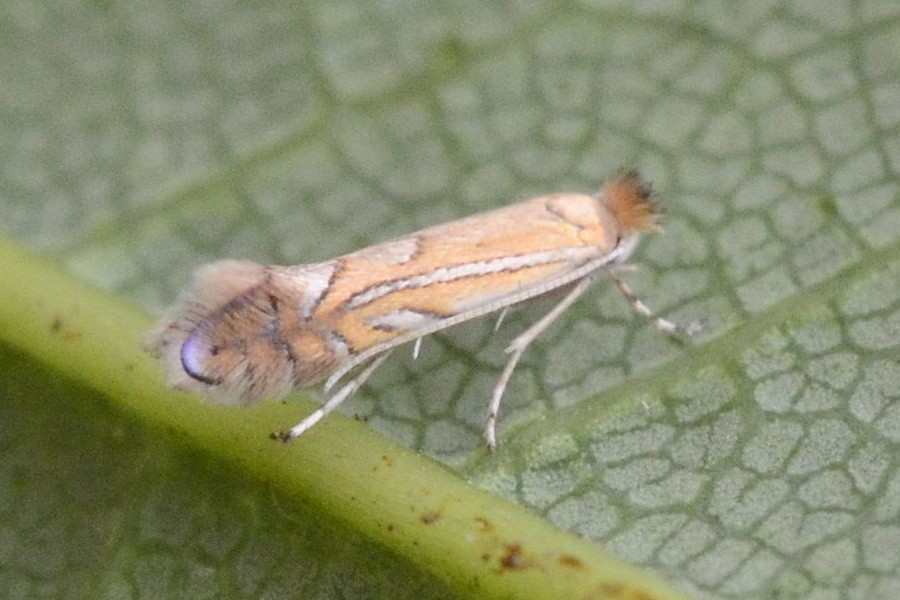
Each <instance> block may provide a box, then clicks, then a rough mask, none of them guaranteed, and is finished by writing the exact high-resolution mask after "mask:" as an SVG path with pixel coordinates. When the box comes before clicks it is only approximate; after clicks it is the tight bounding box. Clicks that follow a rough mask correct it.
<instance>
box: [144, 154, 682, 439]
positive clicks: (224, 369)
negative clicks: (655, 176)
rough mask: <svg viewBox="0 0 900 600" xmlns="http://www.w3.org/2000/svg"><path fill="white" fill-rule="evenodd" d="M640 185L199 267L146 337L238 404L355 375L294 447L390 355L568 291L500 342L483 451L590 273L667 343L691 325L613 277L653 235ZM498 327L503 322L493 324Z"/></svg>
mask: <svg viewBox="0 0 900 600" xmlns="http://www.w3.org/2000/svg"><path fill="white" fill-rule="evenodd" d="M650 193H651V190H650V186H649V185H647V184H646V183H645V182H644V181H643V180H642V179H641V178H640V176H639V175H638V174H637V173H635V172H621V173H618V174H616V175H614V176H612V177H610V178H609V179H608V180H607V182H606V183H605V185H604V187H603V189H602V190H601V192H600V193H599V194H596V195H585V194H568V193H565V194H552V195H549V196H542V197H539V198H534V199H531V200H526V201H524V202H520V203H517V204H512V205H510V206H506V207H503V208H499V209H496V210H492V211H488V212H484V213H481V214H477V215H473V216H470V217H466V218H463V219H459V220H457V221H452V222H449V223H445V224H443V225H437V226H435V227H430V228H428V229H423V230H422V231H419V232H417V233H413V234H410V235H407V236H405V237H401V238H398V239H395V240H393V241H388V242H383V243H381V244H376V245H374V246H370V247H368V248H363V249H362V250H358V251H356V252H353V253H351V254H347V255H345V256H342V257H340V258H335V259H332V260H327V261H325V262H319V263H313V264H306V265H296V266H265V265H260V264H256V263H252V262H246V261H234V260H226V261H221V262H216V263H212V264H209V265H206V266H203V267H201V268H199V269H198V270H197V271H196V273H195V274H194V278H193V287H192V289H191V290H190V291H188V293H186V294H185V295H184V296H183V297H182V298H181V300H180V301H179V302H178V303H177V304H176V306H175V307H174V308H173V310H172V313H171V314H170V315H169V316H168V317H167V318H166V319H164V320H163V321H162V322H161V323H160V324H159V325H158V326H157V328H156V329H155V330H154V331H153V332H151V334H150V337H149V340H148V344H147V346H148V351H149V352H150V353H152V354H153V355H155V356H157V357H158V358H160V359H161V361H162V363H163V365H164V369H165V371H166V378H167V382H168V383H169V385H171V386H172V387H175V388H178V389H183V390H191V391H199V392H204V393H206V394H209V395H210V396H212V397H213V398H214V399H215V400H217V401H220V402H224V403H232V404H236V403H237V404H243V403H250V402H255V401H257V400H260V399H263V398H277V397H281V396H284V395H286V394H288V393H289V392H291V391H293V390H295V389H297V388H301V387H305V386H308V385H311V384H313V383H316V382H319V381H321V380H323V379H324V380H325V391H326V392H328V391H329V390H330V389H331V388H332V387H333V386H334V385H335V384H336V383H337V382H338V381H339V380H341V379H342V378H343V377H344V376H345V375H347V374H348V373H350V372H351V371H354V370H358V372H357V373H356V374H355V376H354V377H353V378H352V379H350V380H349V381H348V382H347V383H345V384H344V385H343V387H341V388H340V389H339V390H338V391H337V392H336V393H334V394H333V395H332V396H331V397H330V398H328V399H327V401H326V402H325V403H324V404H323V405H322V406H321V407H320V408H319V409H318V410H316V411H315V412H313V413H312V414H310V415H309V416H308V417H306V418H305V419H303V420H302V421H300V422H299V423H298V424H297V425H295V426H294V427H292V428H291V429H289V430H287V431H279V432H275V433H273V434H272V436H273V437H274V438H276V439H280V440H283V441H285V442H287V441H290V440H292V439H294V438H296V437H297V436H299V435H301V434H302V433H303V432H305V431H306V430H308V429H309V428H310V427H312V426H313V425H315V424H316V423H317V422H318V421H320V420H321V419H322V418H323V417H324V416H325V415H327V414H328V413H330V412H331V411H332V410H334V409H335V408H337V406H338V405H340V403H341V402H343V401H344V400H345V399H346V398H347V397H348V396H350V395H351V394H353V393H354V392H355V391H356V390H357V389H359V388H360V387H361V386H362V385H363V383H364V382H365V381H366V379H368V377H369V376H370V375H371V374H372V372H373V371H375V369H377V368H378V366H379V365H381V363H382V362H384V360H385V359H386V358H387V356H388V355H389V354H390V352H391V351H392V350H393V349H394V348H395V347H397V346H398V345H400V344H404V343H406V342H415V346H414V350H413V353H414V356H416V355H418V350H419V343H420V342H421V339H422V337H423V336H426V335H428V334H430V333H434V332H435V331H440V330H442V329H446V328H448V327H452V326H453V325H456V324H458V323H462V322H463V321H468V320H469V319H473V318H475V317H479V316H482V315H486V314H489V313H494V312H498V311H499V312H500V317H499V319H500V320H502V318H503V316H504V314H505V312H506V310H507V309H508V308H509V307H511V306H513V305H516V304H519V303H521V302H524V301H526V300H529V299H532V298H535V297H537V296H544V295H546V294H548V293H549V292H554V291H559V292H562V293H564V295H563V296H562V299H561V300H560V301H559V302H558V303H557V304H556V305H555V306H554V308H552V309H551V310H550V311H549V312H548V313H547V314H546V315H544V317H543V318H541V319H540V320H538V321H537V322H536V323H534V324H533V325H532V326H531V327H529V328H528V329H526V330H525V331H524V332H523V333H521V334H520V335H519V336H518V337H516V338H515V339H514V340H513V341H512V343H511V344H510V345H509V347H507V349H506V352H507V353H508V354H509V358H508V360H507V363H506V366H505V367H504V368H503V371H502V372H501V374H500V378H499V380H498V381H497V384H496V386H495V387H494V390H493V394H492V396H491V399H490V403H489V406H488V413H487V419H486V421H485V430H484V436H485V440H486V442H487V445H488V448H489V449H491V450H493V449H494V448H495V447H496V444H497V440H496V434H495V431H494V430H495V424H496V421H497V413H498V410H499V408H500V400H501V398H502V397H503V392H504V390H505V388H506V384H507V382H508V381H509V379H510V377H511V375H512V373H513V370H514V369H515V367H516V364H517V363H518V362H519V359H520V358H521V356H522V353H523V352H524V351H525V349H526V348H527V347H528V346H529V345H530V344H531V342H532V341H534V340H535V339H536V338H537V337H538V336H539V335H540V334H541V333H542V332H543V331H544V330H545V329H547V327H548V326H549V325H550V324H551V323H552V322H553V321H555V320H556V319H557V318H558V317H559V316H560V315H561V314H562V313H563V312H564V311H565V310H566V309H567V308H568V307H569V306H571V305H572V304H573V303H574V302H575V301H576V300H577V299H578V298H579V296H581V295H582V294H583V293H584V292H585V290H587V288H588V287H590V285H591V283H593V282H594V280H595V279H596V278H597V276H598V274H599V273H605V274H606V275H607V276H609V277H610V278H611V279H612V281H613V282H614V283H615V284H616V286H617V287H618V288H619V290H620V291H621V292H622V294H623V295H624V297H625V299H626V300H627V301H628V303H629V304H630V305H631V306H632V308H633V309H634V310H635V311H636V312H638V313H639V314H641V315H643V316H644V317H646V318H648V319H650V320H651V321H652V322H653V323H654V324H655V325H656V327H657V328H658V329H660V330H661V331H664V332H667V333H670V334H684V335H691V334H693V333H695V332H696V331H698V330H699V325H698V324H696V323H694V324H691V325H688V326H682V325H677V324H675V323H673V322H671V321H667V320H665V319H662V318H660V317H657V316H655V315H654V314H653V313H652V312H651V311H650V310H649V309H648V308H647V307H646V306H645V305H644V304H643V303H642V302H641V301H640V300H639V299H638V298H637V297H636V296H635V294H634V293H633V292H632V291H631V289H630V288H629V287H628V286H627V285H626V284H625V283H624V282H623V281H622V280H621V279H620V278H619V277H618V274H617V271H618V270H621V269H622V266H621V265H622V264H623V263H624V262H625V261H626V260H627V259H628V258H629V256H630V255H631V254H632V252H633V251H634V249H635V246H636V244H637V241H638V237H639V235H640V233H642V232H646V231H659V229H660V228H659V224H658V220H659V214H658V212H657V211H656V209H655V205H654V203H653V202H652V201H651V200H650ZM497 324H498V326H499V320H498V323H497Z"/></svg>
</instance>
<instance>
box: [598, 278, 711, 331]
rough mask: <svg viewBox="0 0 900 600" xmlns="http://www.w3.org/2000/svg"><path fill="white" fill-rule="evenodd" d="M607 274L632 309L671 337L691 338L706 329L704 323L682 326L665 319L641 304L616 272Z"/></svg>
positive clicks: (698, 322)
mask: <svg viewBox="0 0 900 600" xmlns="http://www.w3.org/2000/svg"><path fill="white" fill-rule="evenodd" d="M607 273H608V274H609V276H610V278H612V280H613V283H615V284H616V287H617V288H619V291H620V292H621V293H622V295H623V296H624V297H625V301H626V302H628V305H629V306H631V309H632V310H634V312H636V313H637V314H639V315H641V316H642V317H644V318H645V319H647V320H648V321H650V322H651V323H653V325H654V326H655V327H656V328H657V329H659V330H660V331H662V332H663V333H668V334H670V335H684V336H688V337H690V336H692V335H697V334H698V333H700V332H701V331H703V329H704V328H705V325H704V323H703V321H692V322H691V323H688V324H682V323H675V322H674V321H670V320H668V319H664V318H662V317H660V316H658V315H656V314H654V312H653V311H652V310H650V309H649V308H648V307H647V305H646V304H644V303H643V302H641V299H640V298H638V297H637V295H636V294H635V293H634V291H633V290H632V289H631V288H630V287H629V286H628V284H626V283H625V282H624V281H622V280H621V279H619V276H618V274H617V273H616V272H615V271H613V270H612V269H610V270H608V271H607Z"/></svg>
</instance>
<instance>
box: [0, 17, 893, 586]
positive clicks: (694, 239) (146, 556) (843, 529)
mask: <svg viewBox="0 0 900 600" xmlns="http://www.w3.org/2000/svg"><path fill="white" fill-rule="evenodd" d="M2 11H3V18H2V19H0V34H2V35H0V47H2V49H3V51H4V52H3V56H4V61H3V63H2V67H0V69H2V71H0V73H2V75H0V81H3V86H2V89H3V93H2V95H0V113H2V115H3V119H2V120H0V123H3V125H2V129H0V141H2V144H3V146H2V147H3V150H4V152H3V155H4V160H3V161H2V162H0V169H2V171H0V179H2V180H3V181H4V183H5V185H4V188H5V193H4V194H2V195H0V214H2V227H3V230H4V231H5V232H6V233H7V234H8V235H9V237H10V238H11V239H15V240H18V242H20V243H21V244H25V245H27V246H30V247H31V248H32V249H33V250H37V251H39V252H40V253H41V254H43V255H44V257H45V258H38V257H36V256H35V255H34V254H33V253H31V252H26V251H23V250H22V248H21V246H20V244H18V243H15V242H12V241H11V240H7V239H6V238H0V342H2V344H0V365H2V372H3V374H4V376H3V377H2V378H0V381H2V383H0V398H2V402H0V453H2V460H0V596H3V597H10V598H17V597H21V598H24V597H42V596H56V597H90V598H97V597H115V598H121V597H135V598H137V597H147V598H160V597H163V598H166V597H191V598H203V597H226V598H230V597H234V598H239V597H254V598H256V597H285V596H288V597H290V596H296V597H310V596H316V597H323V598H331V597H336V598H337V597H344V598H367V597H373V598H374V597H389V596H395V597H415V598H430V597H434V598H447V597H460V596H477V597H525V596H528V597H623V596H624V597H628V596H627V595H628V594H633V595H634V596H636V595H637V594H641V593H643V594H645V596H647V597H660V598H664V597H678V595H679V593H680V592H679V591H678V590H683V591H686V592H687V593H688V594H691V595H693V596H695V597H703V598H759V597H774V598H885V599H888V598H895V597H897V596H900V578H898V576H897V572H898V570H900V558H898V554H897V552H896V548H897V547H898V544H900V500H898V498H900V465H898V461H897V459H896V457H897V456H900V454H898V450H900V392H898V390H900V198H898V192H897V190H898V187H897V183H898V176H897V164H898V160H900V158H898V157H900V151H898V149H900V70H898V69H897V68H896V64H897V61H896V57H897V56H898V54H900V47H898V46H900V42H898V40H900V18H898V17H900V8H897V7H895V5H894V3H890V2H883V3H878V2H875V1H874V0H873V1H868V2H863V1H859V2H830V1H829V2H817V3H800V2H794V3H786V2H784V3H779V2H766V3H762V2H753V3H750V2H746V3H731V2H723V1H711V2H704V3H690V2H684V3H678V2H672V3H619V2H612V1H609V2H603V1H595V2H590V1H589V2H582V3H578V4H565V5H560V4H557V3H540V2H532V3H519V4H510V3H481V2H465V3H444V4H441V3H434V4H425V3H409V4H402V3H387V4H384V3H381V4H377V5H376V4H372V3H363V2H349V1H348V2H341V3H334V2H319V3H316V2H309V3H296V4H281V5H279V4H276V3H272V4H263V3H258V2H256V3H243V4H242V3H233V4H228V5H212V4H202V5H201V4H196V5H193V4H176V5H172V6H169V5H162V4H156V3H153V2H151V3H139V4H133V5H131V4H117V3H94V4H85V5H81V6H77V5H71V4H62V3H60V4H47V3H43V4H33V5H30V4H22V3H12V4H10V5H9V6H7V7H4V8H3V9H2ZM621 165H626V166H631V167H637V168H640V170H641V171H642V172H644V173H645V175H647V176H648V178H650V179H651V180H653V181H654V182H655V184H656V188H657V190H658V192H659V195H660V201H661V203H662V204H663V205H664V206H665V208H666V213H667V219H666V233H665V235H661V236H654V237H648V238H647V239H646V240H644V242H643V243H642V245H641V247H640V249H639V251H638V253H637V255H636V257H635V260H634V262H635V264H637V265H639V267H640V268H639V271H637V272H636V273H633V274H627V275H626V277H627V279H628V281H629V283H631V284H632V285H633V286H634V287H635V288H636V289H637V290H638V292H639V293H640V296H641V297H642V298H643V299H644V300H645V301H646V302H647V303H648V304H649V305H651V306H652V307H653V308H654V309H655V310H656V311H658V312H660V313H661V314H663V315H665V316H669V317H672V318H676V319H679V320H681V321H688V320H691V319H695V318H705V319H707V320H708V322H709V323H710V328H709V330H708V332H707V333H705V334H704V335H703V336H701V337H700V339H698V340H695V341H693V342H690V343H681V342H679V341H677V340H672V339H669V338H666V337H664V336H662V335H660V334H659V333H658V332H656V331H655V330H653V328H652V327H650V326H648V324H647V323H646V322H645V321H643V320H641V319H640V318H638V317H636V316H634V315H633V314H632V312H631V311H630V310H629V309H628V307H627V305H626V304H625V303H624V302H623V301H622V300H621V298H620V297H619V296H618V294H617V293H616V291H615V290H614V289H612V286H605V285H598V286H597V288H596V289H595V290H592V292H591V293H589V294H588V295H587V296H586V297H585V298H584V299H582V300H581V301H580V302H579V303H578V305H576V307H575V308H573V309H572V310H570V311H569V312H568V313H567V314H566V315H565V317H564V318H563V319H562V320H561V321H560V322H559V323H558V324H557V325H555V326H554V328H553V329H552V330H551V331H549V332H548V333H547V334H546V335H544V336H543V337H542V338H541V339H540V340H539V341H538V342H537V343H536V344H535V345H534V346H533V347H532V348H530V349H529V352H528V354H527V355H526V357H525V358H524V359H523V364H522V365H521V366H520V367H519V369H518V370H517V372H516V374H515V375H514V377H513V380H512V382H511V385H510V389H509V390H508V396H507V399H506V401H505V403H504V405H503V407H502V414H501V423H500V431H499V433H500V443H501V447H500V449H499V451H498V453H497V454H495V455H487V454H486V453H485V452H484V450H483V448H482V443H481V439H480V432H481V427H482V419H483V415H484V410H485V403H486V399H487V396H488V394H489V391H490V389H491V386H492V385H493V381H494V379H495V378H496V376H497V374H498V370H499V368H500V367H501V365H502V363H503V360H504V354H503V349H504V347H505V344H506V343H507V342H508V340H509V339H511V338H512V337H514V336H515V334H516V332H517V331H520V330H522V329H523V328H524V327H526V326H527V325H528V323H530V322H533V321H534V320H535V319H536V318H539V316H540V315H541V314H542V313H543V312H544V311H546V310H547V309H548V307H549V305H547V304H538V305H534V306H530V307H528V308H526V309H523V310H521V311H518V312H517V313H515V314H513V315H510V317H509V318H508V319H507V320H506V321H505V322H504V323H503V326H502V327H501V329H500V331H499V332H497V333H494V332H493V322H489V321H490V320H483V321H481V322H476V323H471V324H466V325H463V326H461V327H460V328H458V329H456V330H454V331H451V332H448V333H447V334H444V335H439V336H433V337H431V338H429V339H427V340H426V341H425V344H424V346H423V348H422V356H421V357H420V358H419V359H418V360H417V361H413V360H411V359H410V358H407V357H403V356H400V354H402V353H399V352H398V353H397V355H395V356H393V357H392V358H391V359H390V360H389V361H388V363H387V364H386V365H385V366H384V367H382V369H381V370H380V371H379V372H378V373H377V374H376V375H375V377H374V378H373V380H372V382H371V384H370V385H368V386H367V388H366V389H365V390H364V391H363V392H362V393H360V394H359V395H358V396H357V397H355V398H353V399H352V400H351V401H348V402H347V403H346V405H345V410H344V412H345V414H347V415H353V414H356V415H359V416H362V417H366V418H367V421H368V424H367V425H366V424H363V423H359V422H355V421H354V420H353V419H348V418H346V417H344V416H341V415H334V416H331V417H329V418H328V419H326V421H325V422H323V423H322V424H320V425H318V426H317V427H316V428H315V429H314V430H313V431H311V432H310V433H309V434H308V435H306V436H304V437H303V438H301V439H300V440H298V441H297V442H295V443H294V444H291V445H290V446H281V445H278V444H274V443H272V442H271V441H270V440H269V439H268V437H267V435H268V433H269V432H270V431H271V430H272V429H275V428H279V427H284V426H287V425H291V424H293V423H294V422H296V421H297V420H299V419H300V418H301V417H302V416H303V415H305V414H307V412H308V411H309V410H310V409H311V407H312V406H314V402H316V401H319V400H321V396H320V394H319V392H318V390H310V391H309V392H308V393H306V394H299V395H298V396H297V397H296V398H292V399H291V400H290V401H289V402H287V403H270V404H266V405H261V406H256V407H251V408H246V409H235V408H226V407H215V406H210V405H207V404H204V403H202V402H201V401H199V400H198V399H196V398H194V397H192V396H188V395H184V394H178V393H175V392H169V391H166V390H164V389H163V388H162V382H161V375H160V373H159V369H158V367H157V366H156V365H154V364H153V363H152V361H150V360H149V359H148V358H147V357H146V356H143V355H142V354H141V352H140V350H139V339H140V337H141V335H142V333H143V332H144V331H145V330H146V329H147V327H148V326H149V324H150V318H149V316H148V314H149V313H156V312H159V311H160V310H161V309H162V308H163V307H164V306H165V305H167V304H168V303H169V302H170V301H171V300H172V298H173V297H174V296H175V294H176V293H177V291H178V290H179V289H180V288H181V287H183V286H184V285H185V284H186V282H187V281H188V278H189V274H190V272H191V271H192V270H193V269H194V268H195V267H196V266H198V265H199V264H202V263H203V262H206V261H209V260H213V259H217V258H222V257H240V258H248V259H254V260H259V261H264V262H274V263H281V264H290V263H297V262H313V261H316V260H321V259H326V258H329V257H331V256H335V255H339V254H342V253H345V252H348V251H350V250H353V249H355V248H358V247H361V246H364V245H366V244H369V243H372V242H375V241H378V240H384V239H387V238H389V237H391V236H392V235H396V234H401V233H406V232H409V231H412V230H414V229H416V228H419V227H422V226H425V225H429V224H434V223H439V222H442V221H445V220H448V219H452V218H456V217H459V216H463V215H466V214H470V213H472V212H475V211H478V210H481V209H484V208H488V207H492V206H498V205H501V204H504V203H507V202H510V201H513V200H516V199H521V198H525V197H528V196H530V195H533V194H539V193H545V192H551V191H560V190H577V191H589V190H591V189H594V188H596V187H597V186H598V185H599V184H600V183H601V181H602V179H603V178H604V176H605V175H607V174H608V173H609V172H611V171H612V170H614V169H615V168H617V167H619V166H621ZM47 259H49V260H47ZM53 263H56V265H59V266H54V264H53ZM92 286H94V287H92ZM391 440H394V441H391ZM396 442H399V444H397V443H396ZM404 446H405V447H407V448H411V449H412V450H413V451H418V452H421V454H424V455H427V456H430V457H432V458H435V459H437V460H439V461H441V462H443V463H444V464H445V465H446V467H445V468H442V467H439V466H437V465H436V464H435V463H434V462H433V461H432V460H430V459H428V458H425V457H424V456H421V455H419V454H416V453H415V452H410V451H409V450H407V449H404V448H403V447H404ZM467 482H470V483H471V484H470V483H467ZM479 488H480V489H479ZM504 498H505V499H504ZM508 500H511V501H512V502H511V503H510V502H508ZM517 505H518V506H517ZM560 530H562V531H560ZM564 532H569V534H567V533H564ZM570 534H575V535H570ZM576 536H580V538H581V539H579V537H576ZM473 540H474V541H473ZM626 563H631V564H632V565H635V566H634V567H632V566H629V565H628V564H626ZM660 581H665V582H666V583H660ZM612 582H619V583H620V587H616V586H615V585H613V583H612ZM591 594H593V595H591ZM634 596H632V597H634Z"/></svg>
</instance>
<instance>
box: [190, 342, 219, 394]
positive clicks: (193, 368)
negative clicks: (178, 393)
mask: <svg viewBox="0 0 900 600" xmlns="http://www.w3.org/2000/svg"><path fill="white" fill-rule="evenodd" d="M218 353H219V347H218V346H215V345H210V344H208V343H207V342H206V340H204V339H203V334H202V332H199V331H196V330H195V331H194V332H192V333H191V334H190V335H189V336H188V337H187V339H185V340H184V343H183V344H182V345H181V366H182V367H184V372H185V373H187V374H188V375H190V376H191V377H193V378H194V379H196V380H197V381H202V382H203V383H207V384H209V385H215V384H218V383H221V380H220V379H219V378H215V377H211V376H209V375H208V374H207V372H208V367H209V360H210V359H211V358H213V357H215V356H216V355H217V354H218Z"/></svg>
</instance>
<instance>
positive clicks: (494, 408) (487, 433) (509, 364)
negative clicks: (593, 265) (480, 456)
mask: <svg viewBox="0 0 900 600" xmlns="http://www.w3.org/2000/svg"><path fill="white" fill-rule="evenodd" d="M594 279H595V276H594V275H593V274H591V275H588V276H587V277H584V278H582V279H581V280H579V281H578V283H577V284H575V286H574V287H572V289H570V290H569V292H568V293H567V294H566V295H565V296H564V297H563V299H562V300H560V301H559V303H558V304H557V305H556V306H554V307H553V309H551V310H550V312H548V313H547V314H546V315H544V316H543V317H541V319H539V320H538V321H537V322H535V323H534V324H533V325H532V326H531V327H529V328H528V329H526V330H525V331H523V332H522V333H520V334H519V335H518V336H517V337H516V338H515V339H514V340H513V341H512V342H511V343H510V345H509V346H508V347H507V348H506V353H507V354H509V355H510V356H509V358H508V359H507V361H506V366H505V367H503V372H502V373H500V379H498V380H497V385H495V386H494V392H493V394H492V395H491V402H490V404H488V414H487V419H486V420H485V423H484V440H485V442H487V447H488V450H490V451H491V452H493V451H494V450H495V449H496V448H497V433H496V426H497V413H498V412H499V411H500V400H501V399H502V398H503V392H504V391H505V390H506V384H507V383H508V382H509V378H510V377H511V376H512V373H513V371H514V370H515V368H516V365H517V364H518V363H519V359H520V358H522V353H523V352H525V349H526V348H528V346H529V345H530V344H531V342H533V341H534V340H535V339H537V337H538V336H539V335H541V334H542V333H543V332H544V330H545V329H547V327H549V326H550V325H551V324H552V323H553V321H555V320H556V319H557V318H559V316H560V315H561V314H563V313H564V312H565V310H566V309H567V308H569V307H570V306H572V304H573V303H574V302H575V301H576V300H578V298H579V297H580V296H581V295H582V294H583V293H584V292H585V290H587V289H588V288H589V287H590V286H591V284H592V283H593V282H594Z"/></svg>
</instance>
